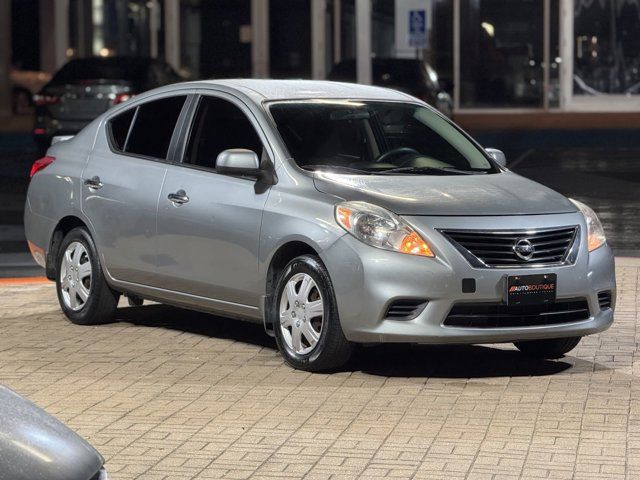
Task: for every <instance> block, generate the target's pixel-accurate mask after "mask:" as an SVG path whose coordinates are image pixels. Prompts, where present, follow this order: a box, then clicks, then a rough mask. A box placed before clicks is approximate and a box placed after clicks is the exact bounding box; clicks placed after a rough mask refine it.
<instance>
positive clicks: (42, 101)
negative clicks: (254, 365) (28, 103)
mask: <svg viewBox="0 0 640 480" xmlns="http://www.w3.org/2000/svg"><path fill="white" fill-rule="evenodd" d="M59 101H60V97H58V96H57V95H49V94H47V93H36V94H35V95H34V96H33V103H34V105H35V106H36V107H43V106H44V105H54V104H56V103H58V102H59Z"/></svg>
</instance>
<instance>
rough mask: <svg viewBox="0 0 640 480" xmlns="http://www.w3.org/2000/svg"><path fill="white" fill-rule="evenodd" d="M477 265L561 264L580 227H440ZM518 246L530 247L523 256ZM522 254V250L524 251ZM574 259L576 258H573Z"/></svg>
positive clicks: (472, 262) (468, 258)
mask: <svg viewBox="0 0 640 480" xmlns="http://www.w3.org/2000/svg"><path fill="white" fill-rule="evenodd" d="M440 232H441V233H442V234H443V235H444V236H445V237H447V238H448V239H449V241H450V242H451V243H452V244H453V245H454V246H455V247H456V248H457V249H458V251H460V252H461V253H462V254H463V255H464V256H465V258H467V260H468V261H469V262H470V263H471V264H472V265H473V266H474V267H480V268H482V267H485V268H486V267H526V266H535V265H558V264H561V263H564V262H565V261H566V260H567V257H568V255H569V252H570V251H571V247H572V246H573V244H574V242H575V239H576V237H578V227H577V226H575V225H574V226H571V227H563V228H554V229H545V230H533V231H532V230H494V231H487V230H441V231H440ZM517 245H518V248H521V247H523V246H524V247H525V248H529V247H530V248H531V251H530V252H527V253H526V254H525V255H524V256H519V255H518V254H517V253H516V246H517ZM521 253H523V252H521ZM570 260H571V261H573V260H574V259H570Z"/></svg>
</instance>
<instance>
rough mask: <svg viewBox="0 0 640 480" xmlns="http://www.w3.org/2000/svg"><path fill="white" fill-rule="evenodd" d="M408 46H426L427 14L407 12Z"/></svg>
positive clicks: (422, 11)
mask: <svg viewBox="0 0 640 480" xmlns="http://www.w3.org/2000/svg"><path fill="white" fill-rule="evenodd" d="M408 31H409V42H408V43H409V46H411V47H416V48H424V47H426V45H427V12H425V11H424V10H409V29H408Z"/></svg>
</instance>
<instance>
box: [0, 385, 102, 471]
mask: <svg viewBox="0 0 640 480" xmlns="http://www.w3.org/2000/svg"><path fill="white" fill-rule="evenodd" d="M0 405H1V407H0V432H1V434H0V452H1V453H0V480H36V479H46V480H107V472H106V470H105V469H104V468H103V464H104V458H102V455H100V454H99V453H98V452H97V451H96V449H95V448H93V447H92V446H91V445H89V444H88V443H87V442H86V441H85V440H84V439H83V438H81V437H80V436H79V435H78V434H76V433H75V432H74V431H73V430H71V429H70V428H68V427H66V426H65V425H64V424H63V423H61V422H59V421H58V420H56V419H55V418H54V417H52V416H51V415H49V414H48V413H47V412H45V411H44V410H42V409H41V408H39V407H37V406H36V405H34V404H33V403H31V402H30V401H29V400H27V399H25V398H23V397H21V396H20V395H18V394H17V393H16V392H14V391H13V390H10V389H9V388H7V387H5V386H4V385H0Z"/></svg>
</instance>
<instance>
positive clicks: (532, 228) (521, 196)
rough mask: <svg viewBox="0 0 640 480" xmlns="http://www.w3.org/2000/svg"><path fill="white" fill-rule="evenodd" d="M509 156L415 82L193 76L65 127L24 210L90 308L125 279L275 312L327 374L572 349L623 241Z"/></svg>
mask: <svg viewBox="0 0 640 480" xmlns="http://www.w3.org/2000/svg"><path fill="white" fill-rule="evenodd" d="M504 164H505V160H504V155H502V153H501V152H499V151H497V150H492V149H488V150H484V149H482V148H481V147H480V146H479V145H478V144H477V143H476V142H474V141H473V140H472V139H471V138H470V137H469V136H467V135H466V134H465V133H464V132H462V131H461V130H460V129H459V128H458V127H456V126H455V125H454V124H453V123H451V122H450V121H449V120H448V119H446V118H445V117H443V116H442V115H440V114H439V113H438V112H436V111H435V110H433V109H432V108H430V107H428V106H427V105H426V104H425V103H423V102H421V101H419V100H417V99H415V98H413V97H410V96H408V95H406V94H403V93H400V92H396V91H392V90H387V89H382V88H376V87H366V86H359V85H352V84H341V83H332V82H311V81H274V80H221V81H204V82H195V83H183V84H177V85H172V86H169V87H165V88H161V89H157V90H153V91H150V92H148V93H145V94H143V95H140V96H138V97H136V98H135V99H133V100H131V101H129V102H126V103H125V104H123V105H119V106H117V107H114V108H112V109H111V110H109V111H108V112H106V113H105V114H103V115H102V116H100V117H99V118H97V119H96V120H95V121H94V122H92V123H91V124H90V125H89V126H87V127H86V128H85V129H83V130H82V131H81V132H80V133H79V134H78V135H76V136H75V137H73V138H72V139H69V140H65V141H60V142H58V143H56V144H54V145H53V146H52V147H51V148H50V149H49V151H48V152H47V156H46V157H44V158H42V159H40V160H38V161H37V162H36V163H35V164H34V166H33V168H32V179H31V184H30V186H29V192H28V198H27V205H26V209H25V210H26V213H25V228H26V234H27V238H28V240H29V243H30V247H31V250H32V253H33V255H34V257H35V259H36V260H37V261H38V262H39V263H40V264H41V265H42V266H44V267H45V268H46V274H47V276H48V277H49V278H50V279H51V280H55V282H56V284H57V291H58V297H59V300H60V305H61V306H62V310H63V311H64V313H65V314H66V315H67V317H68V318H69V319H70V320H71V321H72V322H74V323H78V324H85V325H89V324H99V323H104V322H109V321H111V320H112V319H113V318H114V314H115V310H116V305H117V302H118V298H119V296H120V295H121V294H124V295H126V296H128V298H129V302H130V303H132V304H140V303H141V302H142V300H143V299H151V300H155V301H159V302H162V303H167V304H172V305H176V306H180V307H186V308H191V309H196V310H203V311H207V312H213V313H217V314H220V315H225V316H231V317H237V318H242V319H246V320H251V321H255V322H261V323H264V327H265V329H266V331H267V332H268V333H270V334H272V335H274V336H275V338H276V341H277V344H278V347H279V349H280V351H281V352H282V355H283V356H284V358H285V360H286V361H287V362H288V363H289V364H290V365H292V366H294V367H296V368H300V369H305V370H311V371H318V370H331V369H337V368H340V367H341V366H342V365H344V364H345V363H346V362H347V360H348V359H349V358H350V356H351V354H352V352H353V350H354V346H355V345H356V344H362V343H380V342H403V343H437V344H442V343H458V344H460V343H465V344H473V343H494V342H514V343H515V345H516V346H517V347H518V348H519V349H520V350H522V351H523V352H525V353H527V354H530V355H537V356H540V357H545V358H553V357H559V356H562V355H563V354H564V353H566V352H568V351H569V350H571V349H572V348H574V347H575V346H576V345H577V344H578V342H579V340H580V338H581V337H582V336H584V335H589V334H593V333H596V332H600V331H602V330H604V329H606V328H607V327H609V326H610V325H611V323H612V322H613V308H614V301H615V297H616V285H615V276H614V260H613V255H612V252H611V249H610V248H609V246H608V245H607V243H606V240H605V237H604V233H603V230H602V226H601V224H600V222H599V221H598V219H597V217H596V215H595V213H594V212H593V211H592V210H591V209H590V208H589V207H587V206H586V205H583V204H582V203H580V202H577V201H570V200H568V199H566V198H565V197H563V196H562V195H560V194H558V193H556V192H554V191H552V190H549V189H548V188H545V187H543V186H541V185H538V184H536V183H534V182H531V181H529V180H527V179H524V178H522V177H520V176H518V175H515V174H514V173H512V172H510V171H509V170H507V169H506V168H505V166H504ZM212 321H215V320H213V319H212Z"/></svg>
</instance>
